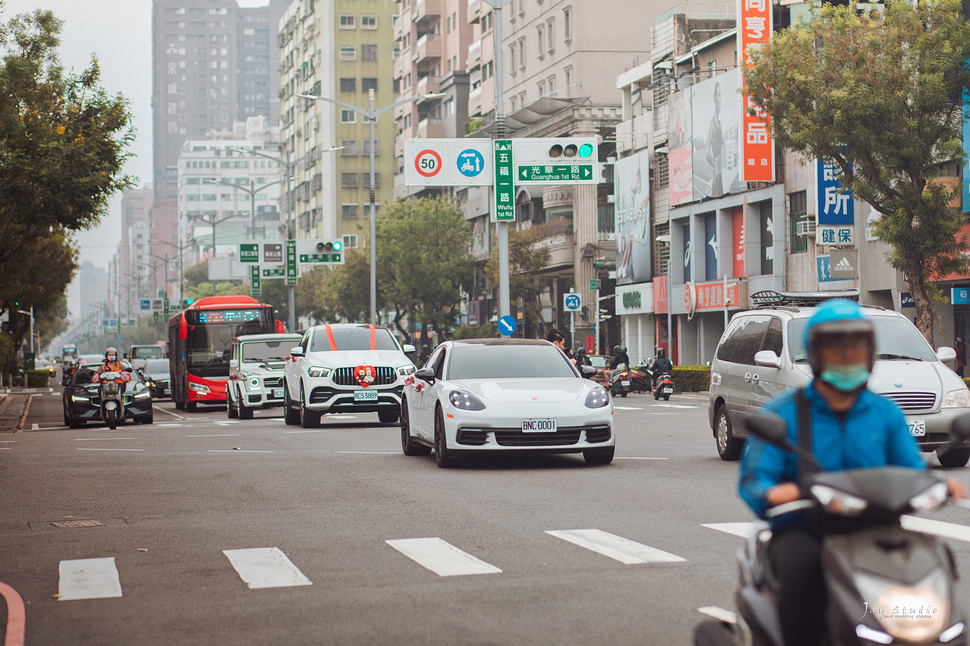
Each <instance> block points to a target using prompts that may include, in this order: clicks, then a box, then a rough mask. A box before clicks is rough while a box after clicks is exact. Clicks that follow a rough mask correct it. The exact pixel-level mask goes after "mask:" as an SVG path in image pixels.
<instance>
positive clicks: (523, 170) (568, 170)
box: [515, 164, 594, 184]
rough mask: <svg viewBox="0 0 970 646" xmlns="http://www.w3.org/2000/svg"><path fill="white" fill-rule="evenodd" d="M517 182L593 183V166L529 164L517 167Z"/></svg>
mask: <svg viewBox="0 0 970 646" xmlns="http://www.w3.org/2000/svg"><path fill="white" fill-rule="evenodd" d="M515 180H516V181H517V182H535V183H540V184H555V183H564V184H568V183H572V182H589V183H594V181H593V164H527V165H518V166H516V167H515Z"/></svg>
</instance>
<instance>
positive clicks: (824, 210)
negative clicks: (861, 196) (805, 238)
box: [815, 159, 855, 245]
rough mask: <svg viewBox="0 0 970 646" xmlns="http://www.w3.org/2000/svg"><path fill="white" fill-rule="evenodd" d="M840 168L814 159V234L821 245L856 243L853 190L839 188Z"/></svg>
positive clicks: (831, 163)
mask: <svg viewBox="0 0 970 646" xmlns="http://www.w3.org/2000/svg"><path fill="white" fill-rule="evenodd" d="M840 174H841V169H840V168H839V166H838V165H837V164H836V163H835V162H833V161H828V160H822V159H818V160H816V162H815V205H816V210H817V212H818V216H817V217H818V225H817V226H816V227H815V237H816V239H817V242H818V244H820V245H853V244H855V236H854V233H855V204H854V202H853V200H852V191H850V190H848V189H845V188H842V183H841V182H840V181H839V176H840Z"/></svg>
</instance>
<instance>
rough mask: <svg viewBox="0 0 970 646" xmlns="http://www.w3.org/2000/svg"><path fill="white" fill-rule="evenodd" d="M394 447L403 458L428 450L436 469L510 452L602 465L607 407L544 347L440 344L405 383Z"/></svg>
mask: <svg viewBox="0 0 970 646" xmlns="http://www.w3.org/2000/svg"><path fill="white" fill-rule="evenodd" d="M401 447H402V449H403V450H404V454H405V455H429V454H430V453H431V451H432V449H433V450H434V454H435V462H437V464H438V466H439V467H442V468H447V467H453V466H456V465H457V463H458V461H459V460H460V459H461V457H462V456H470V455H491V454H496V453H505V452H510V451H511V452H519V453H582V454H583V457H584V458H585V460H586V463H587V464H609V463H610V462H612V461H613V449H614V437H613V402H612V400H611V399H610V395H609V393H608V392H606V390H605V389H603V387H602V386H600V385H598V384H597V383H595V382H593V381H591V380H589V379H583V378H582V375H581V373H580V371H579V370H577V369H576V367H575V366H573V364H572V363H571V362H570V361H569V359H567V358H566V355H564V354H563V353H562V352H561V351H560V350H559V349H558V348H556V347H555V346H554V345H552V344H551V343H549V342H547V341H536V340H528V339H470V340H465V341H446V342H445V343H442V344H441V345H440V346H438V347H437V348H436V349H435V351H434V353H433V354H432V355H431V356H430V357H429V358H428V361H427V363H426V364H425V365H424V367H422V368H421V369H420V370H418V371H417V372H416V373H415V374H414V375H412V376H411V377H409V378H408V379H407V380H406V381H405V386H404V395H403V398H402V402H401Z"/></svg>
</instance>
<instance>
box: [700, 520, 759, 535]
mask: <svg viewBox="0 0 970 646" xmlns="http://www.w3.org/2000/svg"><path fill="white" fill-rule="evenodd" d="M701 527H707V528H708V529H716V530H717V531H719V532H724V533H725V534H732V535H734V536H740V537H741V538H747V537H748V536H750V535H751V528H753V527H754V523H750V522H748V523H701Z"/></svg>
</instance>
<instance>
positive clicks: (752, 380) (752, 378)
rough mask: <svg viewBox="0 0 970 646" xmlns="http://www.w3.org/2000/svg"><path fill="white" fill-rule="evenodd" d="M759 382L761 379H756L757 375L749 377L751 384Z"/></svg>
mask: <svg viewBox="0 0 970 646" xmlns="http://www.w3.org/2000/svg"><path fill="white" fill-rule="evenodd" d="M760 380H761V379H760V377H758V375H757V374H754V375H751V383H754V384H756V383H758V382H759V381H760Z"/></svg>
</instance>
